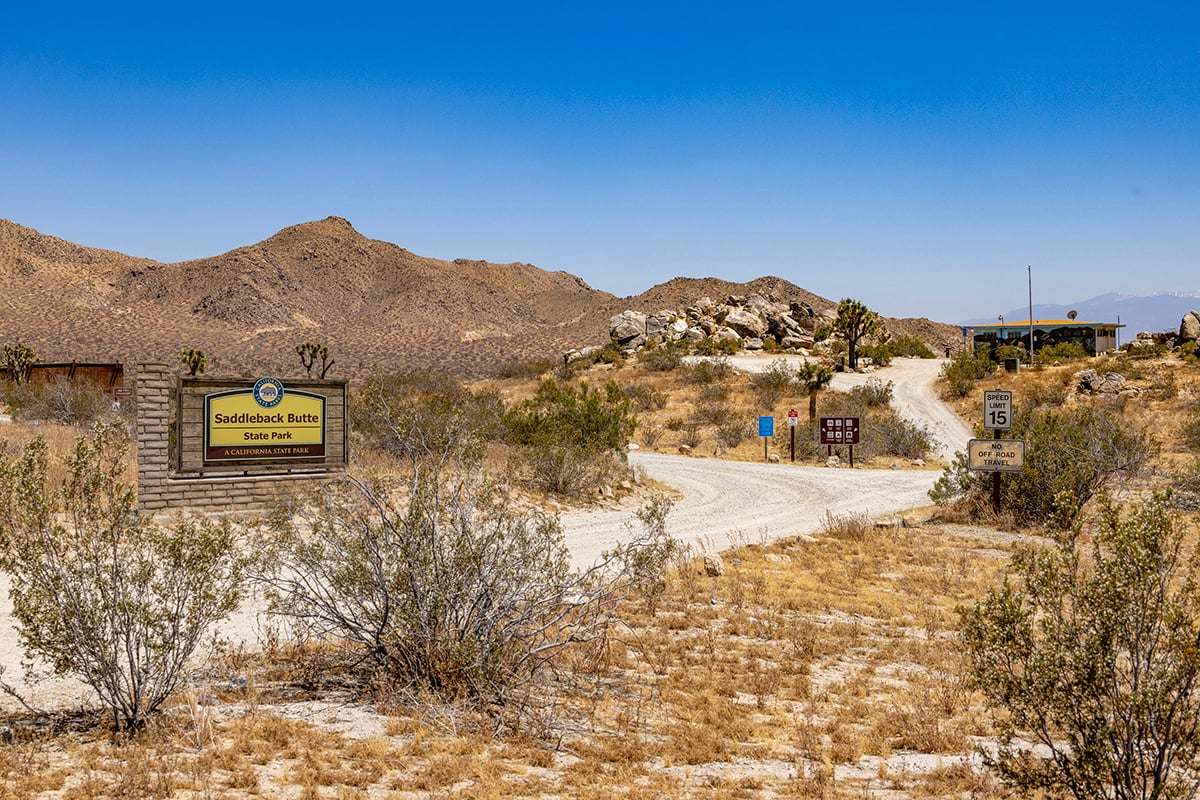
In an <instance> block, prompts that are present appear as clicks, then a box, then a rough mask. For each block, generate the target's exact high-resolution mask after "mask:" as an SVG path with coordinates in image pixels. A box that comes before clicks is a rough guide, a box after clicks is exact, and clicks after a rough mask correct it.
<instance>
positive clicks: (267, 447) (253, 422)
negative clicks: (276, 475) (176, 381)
mask: <svg viewBox="0 0 1200 800" xmlns="http://www.w3.org/2000/svg"><path fill="white" fill-rule="evenodd" d="M324 457H325V396H324V395H319V394H313V393H311V392H302V391H298V390H291V389H289V390H286V391H285V390H284V388H283V384H282V383H280V382H279V381H278V380H276V379H275V378H263V379H262V380H260V381H258V383H256V384H255V385H254V387H253V388H246V389H234V390H231V391H225V392H216V393H214V394H208V395H205V396H204V460H205V461H259V460H274V459H293V458H324Z"/></svg>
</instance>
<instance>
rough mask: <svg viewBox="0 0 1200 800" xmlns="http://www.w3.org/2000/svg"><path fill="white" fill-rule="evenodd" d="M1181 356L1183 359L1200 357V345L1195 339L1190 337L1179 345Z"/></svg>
mask: <svg viewBox="0 0 1200 800" xmlns="http://www.w3.org/2000/svg"><path fill="white" fill-rule="evenodd" d="M1179 357H1180V358H1182V359H1193V360H1194V359H1196V358H1197V357H1200V346H1197V344H1196V340H1195V339H1189V340H1188V341H1186V342H1184V343H1183V344H1181V345H1179Z"/></svg>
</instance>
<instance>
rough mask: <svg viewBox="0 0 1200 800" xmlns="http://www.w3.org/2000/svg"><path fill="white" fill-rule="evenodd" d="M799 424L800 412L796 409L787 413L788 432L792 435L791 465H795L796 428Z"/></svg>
mask: <svg viewBox="0 0 1200 800" xmlns="http://www.w3.org/2000/svg"><path fill="white" fill-rule="evenodd" d="M799 424H800V412H799V411H797V410H796V409H794V408H793V409H791V410H790V411H788V431H790V432H791V435H792V437H791V438H792V463H793V464H794V463H796V426H797V425H799Z"/></svg>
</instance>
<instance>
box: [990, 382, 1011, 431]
mask: <svg viewBox="0 0 1200 800" xmlns="http://www.w3.org/2000/svg"><path fill="white" fill-rule="evenodd" d="M983 427H984V430H989V431H1007V430H1011V429H1012V392H1010V391H1007V390H999V389H997V390H995V391H990V392H984V393H983Z"/></svg>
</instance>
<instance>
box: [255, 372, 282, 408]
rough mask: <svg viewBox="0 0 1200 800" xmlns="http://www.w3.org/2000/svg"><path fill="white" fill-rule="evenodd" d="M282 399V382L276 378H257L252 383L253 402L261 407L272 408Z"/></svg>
mask: <svg viewBox="0 0 1200 800" xmlns="http://www.w3.org/2000/svg"><path fill="white" fill-rule="evenodd" d="M282 401H283V384H282V383H280V382H279V379H278V378H259V379H258V382H257V383H255V384H254V402H256V403H258V404H259V405H260V406H262V407H263V408H274V407H275V406H277V405H279V404H280V403H281V402H282Z"/></svg>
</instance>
